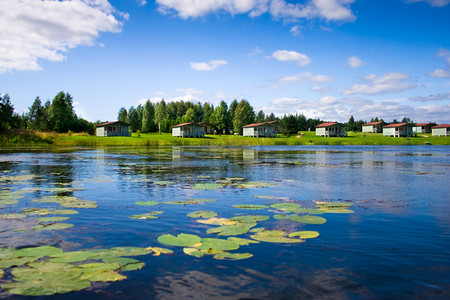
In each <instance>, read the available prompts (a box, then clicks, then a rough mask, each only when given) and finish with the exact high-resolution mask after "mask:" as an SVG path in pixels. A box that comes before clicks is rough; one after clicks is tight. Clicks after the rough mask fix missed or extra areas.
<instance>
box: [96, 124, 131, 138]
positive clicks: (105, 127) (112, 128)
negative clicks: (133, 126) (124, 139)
mask: <svg viewBox="0 0 450 300" xmlns="http://www.w3.org/2000/svg"><path fill="white" fill-rule="evenodd" d="M95 135H96V136H131V130H130V124H127V123H124V122H122V121H115V122H107V123H103V124H98V125H97V126H96V128H95Z"/></svg>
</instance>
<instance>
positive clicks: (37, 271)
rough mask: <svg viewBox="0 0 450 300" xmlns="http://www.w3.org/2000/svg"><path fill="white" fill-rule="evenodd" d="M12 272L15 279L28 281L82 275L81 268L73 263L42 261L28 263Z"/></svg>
mask: <svg viewBox="0 0 450 300" xmlns="http://www.w3.org/2000/svg"><path fill="white" fill-rule="evenodd" d="M11 274H12V275H13V276H14V280H17V281H28V280H36V279H41V278H53V277H57V276H76V277H78V276H79V275H81V270H80V269H79V268H77V267H75V266H73V265H71V264H66V263H55V262H48V261H42V262H31V263H28V264H27V266H26V267H19V268H14V269H12V270H11Z"/></svg>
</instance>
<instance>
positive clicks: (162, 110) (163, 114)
mask: <svg viewBox="0 0 450 300" xmlns="http://www.w3.org/2000/svg"><path fill="white" fill-rule="evenodd" d="M166 118H167V107H166V102H165V101H164V99H162V100H161V101H160V102H159V103H158V104H156V106H155V123H156V124H157V125H158V130H159V132H161V124H162V123H163V122H164V121H165V120H166Z"/></svg>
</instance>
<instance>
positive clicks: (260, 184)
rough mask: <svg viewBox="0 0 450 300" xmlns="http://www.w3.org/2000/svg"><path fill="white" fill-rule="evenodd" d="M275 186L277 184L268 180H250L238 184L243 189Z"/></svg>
mask: <svg viewBox="0 0 450 300" xmlns="http://www.w3.org/2000/svg"><path fill="white" fill-rule="evenodd" d="M271 186H275V184H273V183H270V182H267V181H248V182H244V183H242V184H240V185H238V187H239V188H241V189H252V188H265V187H271Z"/></svg>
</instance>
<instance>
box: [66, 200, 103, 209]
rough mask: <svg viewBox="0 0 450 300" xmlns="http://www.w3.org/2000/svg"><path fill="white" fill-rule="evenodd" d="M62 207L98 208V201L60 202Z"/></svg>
mask: <svg viewBox="0 0 450 300" xmlns="http://www.w3.org/2000/svg"><path fill="white" fill-rule="evenodd" d="M60 204H61V206H62V207H72V208H96V207H97V206H98V205H97V202H96V201H91V200H76V201H64V202H61V203H60Z"/></svg>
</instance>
